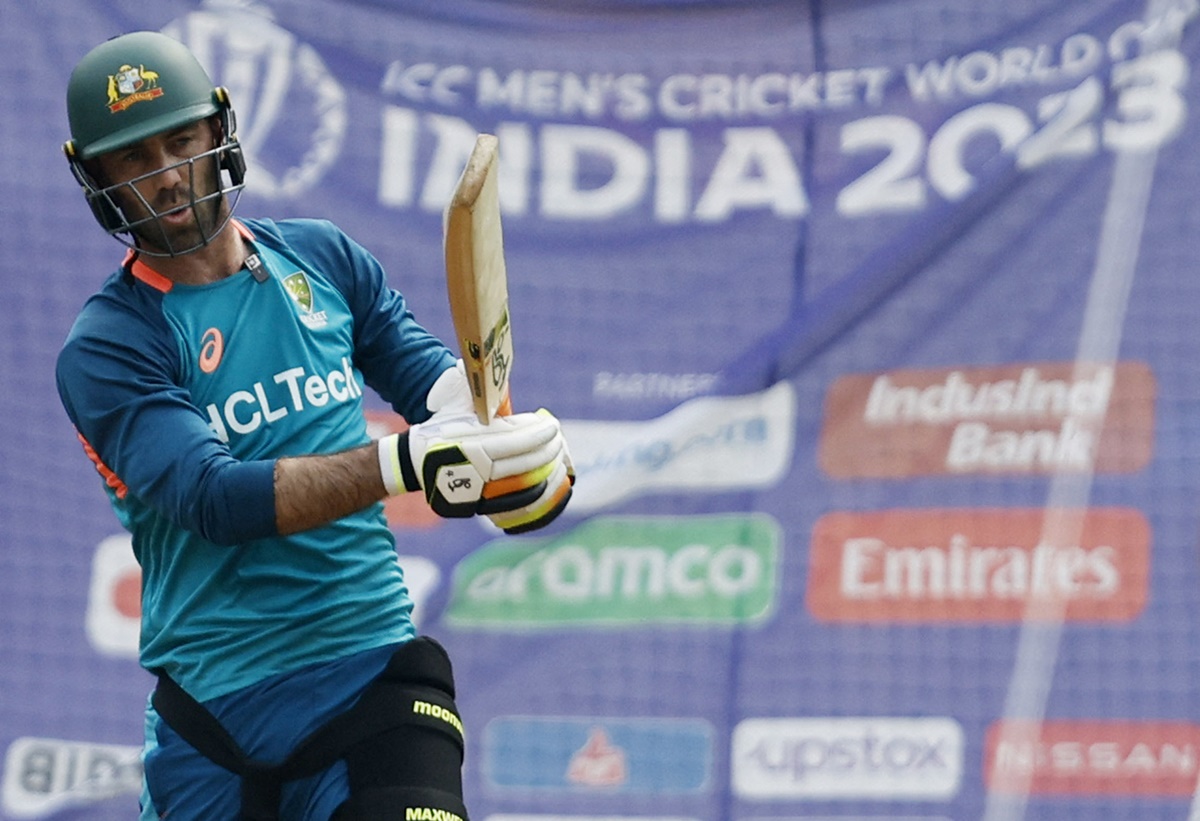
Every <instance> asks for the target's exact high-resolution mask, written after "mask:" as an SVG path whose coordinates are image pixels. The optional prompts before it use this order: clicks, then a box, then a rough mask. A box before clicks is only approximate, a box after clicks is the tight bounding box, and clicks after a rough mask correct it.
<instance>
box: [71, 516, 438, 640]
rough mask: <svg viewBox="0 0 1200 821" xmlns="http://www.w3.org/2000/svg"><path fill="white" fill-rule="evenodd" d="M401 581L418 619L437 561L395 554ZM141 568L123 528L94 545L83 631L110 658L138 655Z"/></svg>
mask: <svg viewBox="0 0 1200 821" xmlns="http://www.w3.org/2000/svg"><path fill="white" fill-rule="evenodd" d="M399 561H400V566H401V567H402V568H404V581H405V583H406V584H407V585H408V593H409V596H410V597H411V598H412V600H413V614H412V618H413V621H414V622H415V623H417V624H420V620H421V616H422V615H423V614H424V605H425V603H426V602H427V601H428V600H429V597H430V595H432V594H433V592H434V591H435V590H437V587H438V584H440V583H441V579H442V571H441V569H440V568H439V567H438V566H437V563H436V562H434V561H432V560H430V559H427V558H425V557H423V556H400V557H399ZM141 588H142V569H141V567H140V566H138V563H137V559H135V558H134V556H133V540H132V537H131V536H130V535H129V534H128V533H118V534H115V535H113V536H109V537H108V538H106V539H104V540H103V541H101V542H100V544H98V545H96V552H95V554H93V556H92V581H91V585H90V586H89V588H88V606H87V613H86V615H85V617H84V631H85V632H86V633H87V637H88V641H89V642H90V643H91V645H92V647H93V648H94V649H95V650H96V652H97V653H100V654H101V655H105V656H112V657H115V658H130V659H136V658H137V657H138V637H139V635H140V631H141V621H142V619H141Z"/></svg>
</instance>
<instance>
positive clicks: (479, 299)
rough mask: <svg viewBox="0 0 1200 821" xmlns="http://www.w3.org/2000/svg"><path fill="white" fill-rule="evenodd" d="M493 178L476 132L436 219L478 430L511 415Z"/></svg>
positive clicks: (494, 162) (508, 336) (490, 142)
mask: <svg viewBox="0 0 1200 821" xmlns="http://www.w3.org/2000/svg"><path fill="white" fill-rule="evenodd" d="M498 177H499V141H498V140H497V139H496V137H495V136H493V135H491V134H480V135H479V136H478V137H477V138H476V140H475V147H474V149H473V150H472V151H471V156H470V158H469V159H468V160H467V164H466V167H465V168H464V169H463V172H462V176H460V177H459V180H458V184H457V185H456V186H455V188H454V195H453V196H452V197H451V199H450V203H449V205H447V206H446V213H445V219H444V220H443V227H444V230H443V234H444V244H445V256H446V287H447V290H448V292H449V297H450V315H451V318H452V319H453V320H454V331H455V334H456V335H457V336H458V344H459V351H460V353H461V355H462V359H463V363H464V364H465V366H466V370H467V381H468V382H469V383H470V385H471V394H472V397H473V399H474V402H475V415H476V416H478V417H479V421H480V422H483V423H484V424H487V423H488V422H490V421H491V420H492V419H493V418H494V417H495V416H496V415H497V414H504V413H509V412H511V402H510V399H509V375H510V373H511V371H512V362H513V344H512V327H511V322H510V319H509V313H508V273H507V271H506V269H505V265H504V235H503V229H502V226H501V224H500V197H499V187H498V186H499V180H498Z"/></svg>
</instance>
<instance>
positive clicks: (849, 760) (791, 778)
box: [731, 717, 964, 801]
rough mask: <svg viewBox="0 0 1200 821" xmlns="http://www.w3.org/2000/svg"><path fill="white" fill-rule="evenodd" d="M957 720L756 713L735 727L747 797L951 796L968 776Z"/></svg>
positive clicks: (736, 758) (739, 778)
mask: <svg viewBox="0 0 1200 821" xmlns="http://www.w3.org/2000/svg"><path fill="white" fill-rule="evenodd" d="M963 744H964V737H963V730H962V727H961V726H960V725H959V724H958V722H957V721H955V720H954V719H951V718H942V717H928V718H867V717H864V718H752V719H746V720H745V721H742V722H741V723H739V724H738V725H737V727H736V728H735V729H734V732H733V741H732V753H731V756H732V761H731V766H732V769H733V772H732V776H731V777H732V782H733V791H734V793H735V794H736V795H738V796H739V797H742V798H747V799H754V800H774V799H785V798H786V799H811V800H824V799H880V800H883V799H887V800H912V801H945V800H948V799H951V798H953V797H954V796H955V794H957V792H958V789H959V785H960V784H961V782H962V776H963Z"/></svg>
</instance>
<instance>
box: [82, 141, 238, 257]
mask: <svg viewBox="0 0 1200 821" xmlns="http://www.w3.org/2000/svg"><path fill="white" fill-rule="evenodd" d="M216 145H217V134H216V126H215V124H214V123H213V121H212V120H199V121H197V122H193V123H189V124H187V125H184V126H182V127H180V128H176V129H174V130H172V131H166V132H163V133H161V134H155V135H153V136H150V137H147V138H146V139H144V140H141V141H140V142H137V143H134V144H133V145H129V146H125V147H124V148H119V149H117V150H115V151H110V152H108V153H107V154H101V155H100V156H99V157H97V158H96V162H97V163H98V170H99V176H100V179H101V180H102V181H103V184H104V185H106V186H115V188H113V198H114V200H115V201H116V203H117V205H118V206H119V207H120V208H121V211H122V212H123V213H124V214H125V217H126V221H127V222H129V223H130V224H131V228H132V231H133V234H134V235H135V236H136V237H137V239H138V244H139V245H142V246H149V248H150V249H152V250H158V251H164V252H172V251H175V250H177V249H183V248H188V249H191V248H197V247H199V246H201V245H204V244H205V243H206V242H207V241H208V240H209V239H210V238H211V236H212V232H213V231H214V230H215V228H216V226H217V225H218V224H219V223H220V220H221V218H222V217H223V216H224V215H223V213H222V212H223V209H224V208H225V207H227V206H226V203H225V198H224V197H222V196H218V195H217V194H218V185H219V179H218V174H217V169H216V168H215V163H216V157H215V156H213V155H211V154H210V155H208V156H201V155H202V154H204V153H205V152H207V151H211V150H212V149H213V148H214V147H215V146H216Z"/></svg>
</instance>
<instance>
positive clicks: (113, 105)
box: [108, 65, 165, 114]
mask: <svg viewBox="0 0 1200 821" xmlns="http://www.w3.org/2000/svg"><path fill="white" fill-rule="evenodd" d="M164 93H165V92H164V91H163V90H162V89H161V88H159V86H158V72H157V71H154V70H153V69H149V68H146V67H145V66H144V65H138V66H130V65H124V66H121V67H120V68H119V69H117V73H116V74H110V75H108V110H109V111H111V112H112V113H113V114H116V113H118V112H121V111H124V110H125V109H127V108H129V107H130V106H131V105H133V104H134V103H140V102H144V101H146V100H153V99H154V98H156V97H161V96H163V94H164Z"/></svg>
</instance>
